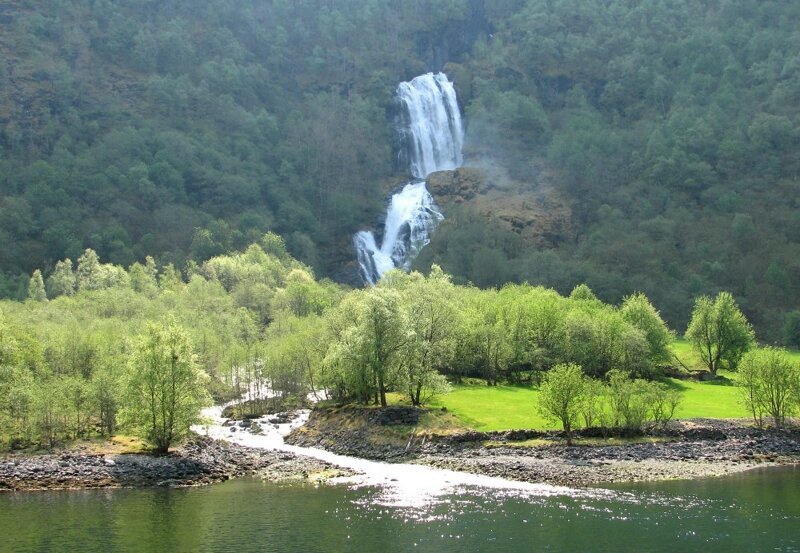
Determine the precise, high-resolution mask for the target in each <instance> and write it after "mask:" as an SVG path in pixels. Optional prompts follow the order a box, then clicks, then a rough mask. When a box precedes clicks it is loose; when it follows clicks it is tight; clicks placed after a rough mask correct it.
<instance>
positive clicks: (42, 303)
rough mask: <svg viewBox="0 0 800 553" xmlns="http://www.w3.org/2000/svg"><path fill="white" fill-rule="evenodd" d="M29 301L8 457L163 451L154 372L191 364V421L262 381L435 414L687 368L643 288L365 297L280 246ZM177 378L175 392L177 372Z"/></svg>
mask: <svg viewBox="0 0 800 553" xmlns="http://www.w3.org/2000/svg"><path fill="white" fill-rule="evenodd" d="M28 294H29V297H28V299H27V300H26V301H24V302H18V301H11V300H3V301H0V423H2V424H0V427H2V428H3V429H4V430H3V433H2V434H1V435H0V445H1V446H6V447H7V446H11V447H22V446H27V445H29V444H32V443H39V444H44V445H52V444H54V443H56V442H59V441H61V440H64V439H71V438H80V437H86V436H92V435H96V434H100V433H102V434H112V433H114V432H117V431H118V430H119V429H121V430H123V431H127V430H133V431H136V432H139V433H140V435H143V436H144V437H146V438H150V440H151V442H153V443H155V444H156V445H158V442H157V440H153V439H152V437H151V436H150V434H149V433H148V431H146V430H141V431H139V430H137V428H140V426H141V425H142V424H143V423H146V422H147V420H146V419H147V416H145V415H144V413H147V411H146V405H145V404H146V403H147V396H148V394H147V393H144V394H142V393H141V389H142V387H143V386H146V384H147V382H146V379H149V378H156V377H157V376H158V375H155V376H152V375H151V376H148V371H150V370H151V369H157V368H158V367H160V366H165V367H169V366H170V363H171V362H175V361H178V362H179V366H178V368H183V369H185V370H184V373H183V374H184V375H185V378H187V379H189V380H191V382H193V384H192V385H191V386H188V388H187V390H188V391H190V392H191V393H192V394H194V395H193V396H192V397H191V398H190V399H191V401H189V402H188V405H189V407H191V408H190V409H189V408H187V409H188V411H191V413H190V414H187V415H185V416H184V417H183V418H182V420H184V421H192V420H196V419H197V416H198V409H197V407H198V406H199V405H202V404H203V401H205V402H210V397H209V395H210V396H213V397H214V398H215V399H216V400H217V401H221V400H225V399H228V398H232V397H239V396H241V395H242V393H244V392H245V391H247V390H250V389H251V386H253V385H259V386H264V385H266V386H268V387H269V388H270V389H271V390H274V391H275V392H277V393H279V394H280V395H281V396H282V397H284V398H294V399H293V401H297V400H298V398H305V397H307V395H308V394H309V393H320V394H323V396H327V397H329V398H331V399H335V400H339V401H350V400H358V401H363V402H367V403H369V402H372V401H375V402H379V403H382V404H384V405H385V404H386V394H387V393H389V392H394V393H397V394H401V395H404V396H405V397H406V398H407V399H408V401H409V402H410V403H412V404H415V405H418V404H421V403H424V402H425V401H426V400H427V399H429V398H430V397H431V396H432V395H434V394H437V393H441V392H442V391H444V390H446V388H447V386H448V384H447V383H448V380H449V381H455V382H458V381H460V380H462V379H463V378H465V377H477V378H481V379H484V380H485V381H486V382H487V383H488V384H490V385H493V384H497V383H499V382H517V383H520V382H530V381H531V380H532V379H537V378H538V376H537V375H541V374H542V373H543V372H544V371H547V370H549V369H550V368H551V367H552V366H554V365H556V364H559V363H575V364H577V365H579V366H580V367H581V368H582V370H583V371H584V372H585V373H586V374H587V375H588V376H592V377H598V378H601V377H604V376H606V375H607V374H608V373H609V372H610V371H612V370H616V371H617V372H622V373H624V374H626V375H627V374H631V375H636V376H640V377H645V378H653V377H656V376H658V375H659V374H660V373H661V370H662V368H663V367H664V366H666V365H669V364H670V363H671V362H672V361H671V358H670V353H669V350H668V346H669V344H670V342H671V340H672V334H671V332H670V331H669V330H668V329H667V327H666V325H665V324H664V322H663V321H662V319H661V318H660V316H659V314H658V312H657V311H656V310H655V309H654V308H653V307H652V305H651V304H650V303H649V301H648V299H647V298H646V297H645V296H643V295H641V294H636V295H632V296H629V297H627V298H626V299H625V300H624V302H623V303H622V304H621V305H620V306H619V307H615V306H612V305H608V304H605V303H603V302H601V301H600V300H598V299H597V298H596V297H595V296H594V294H593V293H592V291H591V290H590V289H589V287H587V286H586V285H580V286H578V287H576V288H575V290H573V292H572V293H571V294H570V296H568V297H564V296H561V295H560V294H558V293H557V292H555V291H554V290H550V289H545V288H542V287H534V286H530V285H514V284H510V285H507V286H504V287H503V288H502V289H501V290H494V289H488V290H481V289H479V288H476V287H472V286H458V285H455V284H453V283H452V281H451V278H450V277H449V275H447V274H445V273H444V272H442V271H441V269H439V268H438V267H434V268H433V270H432V271H431V274H430V275H429V276H427V277H426V276H424V275H422V274H421V273H418V272H412V273H410V274H405V273H402V272H400V271H393V272H391V273H389V274H388V275H387V276H386V277H385V278H384V279H383V280H382V281H381V282H380V284H379V285H378V286H375V287H370V288H367V289H356V290H349V291H348V290H346V289H345V288H343V287H341V286H339V285H337V284H335V283H333V282H331V281H330V280H316V279H315V278H314V275H313V273H312V272H311V270H310V269H309V268H308V267H307V266H305V265H303V264H302V263H300V262H298V261H296V260H294V259H293V258H292V257H291V256H289V254H288V253H287V251H286V249H285V245H284V242H283V240H282V239H281V238H279V237H278V236H277V235H274V234H267V235H265V236H264V237H262V239H261V240H260V241H259V242H258V243H254V244H251V245H250V246H249V247H248V248H247V249H245V250H244V251H242V252H233V253H230V254H226V255H220V256H215V257H212V258H211V259H209V260H207V261H205V262H204V263H203V264H202V265H195V266H193V267H192V270H191V274H190V275H189V277H188V278H187V279H184V278H183V277H182V276H181V274H180V273H179V272H177V271H176V270H175V269H174V267H173V266H172V265H166V266H158V265H157V264H156V262H155V261H154V260H153V258H151V257H148V258H147V260H146V262H145V263H144V264H140V263H134V264H132V265H131V266H130V267H129V268H127V269H124V268H122V267H121V266H119V265H114V264H110V263H103V262H102V261H101V259H100V258H99V257H98V256H97V254H96V252H94V251H93V250H91V249H87V250H86V251H85V252H84V254H83V255H81V256H80V258H79V259H78V262H77V264H75V265H73V263H72V262H71V261H70V260H68V259H67V260H63V261H60V262H59V263H58V268H57V269H56V270H55V271H54V273H53V275H51V276H50V277H49V278H48V279H47V282H46V283H45V281H44V279H43V278H42V275H41V272H39V271H36V272H35V273H34V275H33V277H31V279H30V281H29V292H28ZM167 346H168V347H169V348H172V349H171V351H172V352H173V353H172V354H171V355H170V354H168V353H164V350H163V348H164V347H167ZM167 351H170V350H169V349H168V350H167ZM162 358H163V359H164V360H163V361H154V360H158V359H162ZM726 366H730V364H728V365H726ZM159 378H160V379H161V380H159V382H162V383H166V385H167V387H169V386H170V385H171V382H172V378H173V376H169V375H167V376H163V375H162V377H159ZM143 380H145V382H143ZM158 386H160V384H157V385H156V387H158ZM206 391H207V392H208V395H207V394H206ZM201 392H202V393H201ZM143 399H144V403H143ZM300 401H302V399H300ZM183 430H184V431H185V430H186V428H184V429H183ZM162 449H166V447H163V448H162Z"/></svg>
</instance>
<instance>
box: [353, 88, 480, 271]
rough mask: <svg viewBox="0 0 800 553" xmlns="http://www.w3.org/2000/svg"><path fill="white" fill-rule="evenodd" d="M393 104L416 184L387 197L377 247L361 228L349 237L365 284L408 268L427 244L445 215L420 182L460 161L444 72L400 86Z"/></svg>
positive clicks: (455, 115)
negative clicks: (385, 274)
mask: <svg viewBox="0 0 800 553" xmlns="http://www.w3.org/2000/svg"><path fill="white" fill-rule="evenodd" d="M396 100H397V103H398V105H399V107H400V117H399V122H398V129H397V131H398V134H399V138H400V144H401V148H400V158H401V160H403V161H404V162H405V164H406V165H407V167H408V171H409V173H411V175H412V176H413V177H414V178H415V180H413V181H411V182H409V183H408V184H406V185H405V186H404V187H403V189H402V190H401V191H400V192H398V193H396V194H394V195H393V196H392V198H391V201H390V202H389V206H388V209H387V212H386V223H385V225H384V229H383V239H382V242H381V245H380V247H378V244H377V241H376V240H375V235H374V234H373V233H372V232H371V231H366V230H362V231H360V232H358V233H356V235H355V236H354V237H353V244H354V246H355V249H356V257H357V260H358V266H359V273H360V275H361V278H362V279H363V280H364V282H365V283H369V284H375V283H376V282H377V281H378V279H380V277H381V275H383V273H385V272H386V271H388V270H390V269H394V268H401V269H404V270H408V269H409V268H410V266H411V262H412V261H413V260H414V258H415V257H416V256H417V254H419V252H420V250H421V249H422V248H424V247H425V246H426V245H427V244H428V243H429V242H430V236H431V233H432V232H433V231H434V229H435V228H436V226H437V225H438V224H439V223H440V222H441V221H442V219H444V216H443V215H442V213H441V211H439V207H438V206H437V205H436V202H435V201H434V199H433V197H432V196H431V195H430V193H429V192H428V189H427V188H426V186H425V181H424V180H423V179H425V178H426V177H427V176H428V175H429V174H431V173H433V172H435V171H443V170H447V169H455V168H456V167H458V166H460V165H461V162H462V157H461V148H462V145H463V142H464V130H463V127H462V124H461V112H460V111H459V109H458V100H457V98H456V91H455V89H454V88H453V83H451V82H450V81H448V80H447V76H446V75H445V74H444V73H439V74H437V75H434V74H433V73H427V74H425V75H420V76H419V77H416V78H414V79H413V80H411V81H409V82H403V83H400V85H398V87H397V92H396Z"/></svg>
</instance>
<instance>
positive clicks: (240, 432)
mask: <svg viewBox="0 0 800 553" xmlns="http://www.w3.org/2000/svg"><path fill="white" fill-rule="evenodd" d="M222 409H223V407H222V406H217V407H212V408H209V409H206V410H205V411H204V412H203V415H204V416H205V417H206V419H207V420H208V421H209V423H208V424H207V425H205V426H202V427H200V426H196V427H194V430H195V431H196V432H198V433H199V434H205V435H208V436H210V437H211V438H215V439H220V440H226V441H229V442H232V443H236V444H240V445H243V446H247V447H252V448H257V449H265V450H277V451H286V452H289V453H294V454H297V455H304V456H306V457H312V458H314V459H319V460H320V461H325V462H328V463H331V464H333V465H336V466H338V467H342V468H346V469H350V470H351V471H354V472H356V473H357V474H356V475H355V476H352V477H346V478H338V479H336V480H335V483H340V484H347V485H351V486H372V487H377V488H380V489H381V491H382V493H381V495H380V497H379V498H378V501H379V502H380V503H382V504H384V505H393V506H401V507H422V506H425V505H429V504H430V503H431V502H434V501H436V500H437V498H441V497H443V496H446V495H451V494H454V493H457V492H459V491H463V490H466V489H473V488H479V489H489V490H492V493H510V494H513V495H516V496H523V497H534V496H535V497H542V496H554V495H570V496H576V495H586V494H590V495H597V494H603V493H605V492H603V491H601V490H595V491H592V492H586V491H583V490H575V489H572V488H567V487H562V486H551V485H548V484H531V483H527V482H516V481H513V480H506V479H504V478H497V477H492V476H481V475H477V474H469V473H466V472H456V471H452V470H445V469H437V468H433V467H428V466H424V465H414V464H407V463H386V462H382V461H370V460H368V459H361V458H358V457H349V456H346V455H338V454H336V453H331V452H330V451H325V450H324V449H319V448H314V447H299V446H293V445H289V444H286V443H284V441H283V437H284V436H286V435H287V434H289V432H291V431H292V430H294V429H295V428H297V427H298V426H302V425H303V424H304V423H305V422H306V420H308V416H309V413H310V411H301V412H300V416H299V417H297V418H295V419H294V420H293V421H292V422H289V423H286V424H277V425H273V424H270V423H269V422H268V420H267V419H268V418H269V417H264V418H263V420H258V421H255V422H258V423H259V425H260V426H261V428H262V429H263V433H262V434H253V433H251V432H249V431H247V430H246V429H242V428H237V429H236V431H233V432H232V431H231V428H230V427H228V426H225V425H224V422H225V419H224V418H223V417H222Z"/></svg>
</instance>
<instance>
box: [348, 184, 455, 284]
mask: <svg viewBox="0 0 800 553" xmlns="http://www.w3.org/2000/svg"><path fill="white" fill-rule="evenodd" d="M442 219H444V216H443V215H442V213H441V211H439V206H437V205H436V202H435V201H434V200H433V196H431V195H430V193H429V192H428V189H427V188H425V183H424V182H423V181H419V182H410V183H408V184H406V185H405V186H404V187H403V189H402V190H401V191H400V192H398V193H397V194H395V195H393V196H392V200H391V202H390V204H389V209H388V210H387V212H386V223H385V224H384V229H383V242H382V244H381V246H380V247H378V245H377V244H376V242H375V235H373V234H372V233H371V232H369V231H366V230H362V231H361V232H358V233H356V235H355V237H354V238H353V241H354V243H355V247H356V255H357V258H358V265H359V271H360V273H361V278H362V279H363V280H364V282H368V283H370V284H375V283H376V282H377V281H378V279H379V278H380V277H381V275H383V274H384V273H385V272H386V271H388V270H390V269H394V268H401V269H403V270H408V269H409V268H410V266H411V261H413V259H414V258H415V257H416V256H417V254H419V252H420V250H422V248H424V247H425V246H427V245H428V243H429V242H430V241H431V239H430V236H431V233H432V232H433V230H434V229H435V228H436V226H437V225H438V224H439V223H440V222H441V221H442Z"/></svg>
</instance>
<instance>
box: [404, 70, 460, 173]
mask: <svg viewBox="0 0 800 553" xmlns="http://www.w3.org/2000/svg"><path fill="white" fill-rule="evenodd" d="M397 100H398V102H399V103H400V105H401V107H402V109H401V116H400V125H399V129H398V131H399V133H400V142H401V145H402V146H401V150H400V155H401V159H405V160H406V161H407V163H408V168H409V172H410V173H411V175H412V176H413V177H415V178H418V179H424V178H426V177H427V176H428V175H430V174H431V173H433V172H435V171H444V170H447V169H455V168H456V167H458V166H459V165H461V161H462V159H461V147H462V146H463V143H464V130H463V129H462V127H461V113H460V112H459V110H458V101H457V100H456V91H455V89H454V88H453V83H451V82H450V81H448V80H447V76H446V75H445V74H444V73H439V74H438V75H434V74H433V73H428V74H426V75H420V76H419V77H417V78H415V79H413V80H412V81H411V82H407V83H400V85H399V86H398V87H397Z"/></svg>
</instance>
